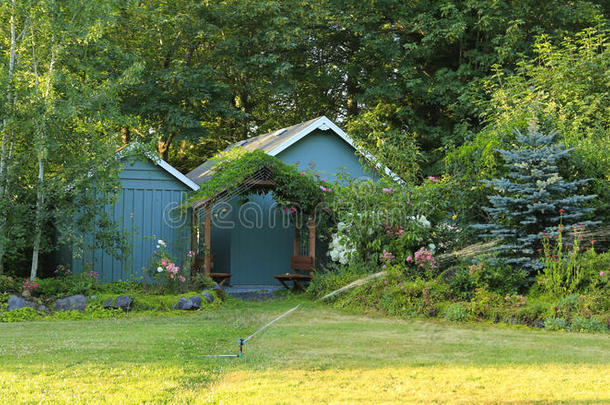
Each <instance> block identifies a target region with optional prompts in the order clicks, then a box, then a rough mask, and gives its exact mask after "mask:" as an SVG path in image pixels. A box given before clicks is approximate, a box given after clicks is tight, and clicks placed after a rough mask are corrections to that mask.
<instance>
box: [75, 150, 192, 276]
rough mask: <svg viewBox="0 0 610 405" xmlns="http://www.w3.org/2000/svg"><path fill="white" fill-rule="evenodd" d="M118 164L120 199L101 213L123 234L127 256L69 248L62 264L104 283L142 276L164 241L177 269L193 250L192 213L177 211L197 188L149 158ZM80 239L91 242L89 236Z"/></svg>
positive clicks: (126, 159)
mask: <svg viewBox="0 0 610 405" xmlns="http://www.w3.org/2000/svg"><path fill="white" fill-rule="evenodd" d="M121 164H122V170H121V171H120V173H119V179H120V182H121V190H120V193H119V195H118V199H117V200H116V202H115V203H114V204H113V205H108V206H106V208H105V209H106V212H108V213H109V214H110V218H112V219H113V220H114V222H115V223H116V224H117V225H118V226H119V228H120V229H121V230H123V231H125V232H127V235H128V241H129V243H130V252H129V254H128V255H126V256H124V257H122V258H120V259H117V258H115V257H113V256H112V255H110V254H108V253H106V252H104V251H103V250H102V249H99V248H98V249H88V250H84V251H79V250H78V249H70V252H68V254H67V255H68V258H67V260H64V262H68V263H65V264H66V265H68V266H69V267H70V268H71V269H72V270H73V271H74V272H75V273H80V272H82V271H95V272H97V273H98V274H99V276H100V281H104V282H110V281H117V280H130V279H133V278H137V277H140V276H142V268H148V267H149V266H150V264H151V258H152V256H153V253H154V251H155V250H156V245H157V241H158V240H159V239H162V240H163V241H165V242H166V243H167V248H168V250H169V252H170V254H171V255H172V256H173V257H174V258H176V261H177V263H178V264H179V265H182V263H184V260H186V258H187V253H188V251H189V250H191V215H190V214H189V213H188V212H184V211H183V210H181V208H180V207H181V206H184V204H185V203H186V202H187V200H188V194H189V193H190V192H191V191H193V190H197V189H198V188H199V187H198V186H197V184H195V183H193V182H192V181H191V180H190V179H188V178H187V177H186V176H184V175H183V174H182V173H180V172H179V171H178V170H176V169H175V168H173V167H172V166H171V165H169V164H168V163H167V162H165V161H164V160H162V159H159V158H158V157H156V156H154V155H152V154H151V155H148V158H147V157H143V158H142V157H140V158H138V157H135V155H134V154H129V151H127V152H125V153H124V154H123V156H122V157H121ZM84 238H85V240H86V241H88V242H89V244H91V242H92V238H93V237H92V235H84ZM85 245H87V243H86V244H85ZM65 256H66V254H65V253H64V257H65Z"/></svg>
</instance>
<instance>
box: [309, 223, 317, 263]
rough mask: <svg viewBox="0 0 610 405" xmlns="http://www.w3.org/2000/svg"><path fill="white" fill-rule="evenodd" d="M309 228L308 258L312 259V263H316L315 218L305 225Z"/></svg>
mask: <svg viewBox="0 0 610 405" xmlns="http://www.w3.org/2000/svg"><path fill="white" fill-rule="evenodd" d="M307 225H308V227H309V256H310V257H312V258H313V262H314V264H315V262H316V216H315V215H314V216H313V218H312V219H311V220H310V221H309V224H307Z"/></svg>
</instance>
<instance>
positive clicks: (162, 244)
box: [157, 239, 167, 249]
mask: <svg viewBox="0 0 610 405" xmlns="http://www.w3.org/2000/svg"><path fill="white" fill-rule="evenodd" d="M160 246H162V247H166V246H167V244H166V243H165V242H164V241H163V240H162V239H159V240H158V241H157V249H158V248H159V247H160Z"/></svg>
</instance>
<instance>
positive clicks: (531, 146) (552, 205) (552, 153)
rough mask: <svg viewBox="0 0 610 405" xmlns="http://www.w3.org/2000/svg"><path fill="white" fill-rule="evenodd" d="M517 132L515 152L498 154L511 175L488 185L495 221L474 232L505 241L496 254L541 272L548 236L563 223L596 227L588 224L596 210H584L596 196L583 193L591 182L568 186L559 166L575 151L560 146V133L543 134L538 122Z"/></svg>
mask: <svg viewBox="0 0 610 405" xmlns="http://www.w3.org/2000/svg"><path fill="white" fill-rule="evenodd" d="M515 133H516V141H517V145H516V147H515V148H514V149H513V150H499V151H498V152H499V153H500V154H501V155H502V157H503V158H504V161H505V168H506V169H507V172H508V173H507V175H506V176H505V177H503V178H500V179H493V180H485V181H484V182H485V183H486V184H487V185H489V186H491V187H492V188H493V189H494V190H495V192H496V194H495V195H491V196H488V199H489V202H490V203H491V207H486V208H483V209H484V210H485V212H487V214H489V216H490V217H491V221H490V223H489V224H478V225H473V228H475V229H476V230H478V231H480V234H479V236H480V237H482V238H491V239H501V240H502V242H501V244H500V245H499V246H497V247H496V248H495V249H496V250H497V251H498V252H499V253H500V256H501V257H504V258H505V259H506V262H507V263H508V264H511V265H514V266H521V267H523V268H526V269H530V270H536V269H539V268H540V267H541V264H540V262H539V261H538V260H537V255H538V253H537V249H539V248H540V247H541V238H542V236H543V233H549V234H551V233H553V232H555V233H556V232H557V231H558V226H559V225H560V224H563V225H564V226H566V225H576V226H580V225H582V226H593V225H595V224H596V223H595V222H593V221H589V220H587V219H586V218H587V216H588V215H587V214H589V213H590V212H591V211H592V210H593V209H592V208H586V207H584V205H585V203H586V202H587V201H590V200H592V199H593V198H595V197H596V196H595V195H580V194H578V189H579V187H581V186H582V185H584V184H586V183H587V182H588V181H589V180H590V179H581V180H577V181H572V182H568V181H566V180H565V179H564V178H563V177H562V176H561V175H560V174H559V169H558V167H557V164H558V162H560V161H561V160H562V159H566V158H567V157H568V156H569V154H570V152H571V149H567V148H566V147H565V146H564V145H563V144H561V143H556V142H555V135H556V133H555V132H551V133H549V134H543V133H541V132H539V131H538V129H537V126H536V123H535V121H533V122H532V124H531V126H530V128H529V130H528V133H527V134H525V135H524V134H522V133H521V132H519V131H518V130H515Z"/></svg>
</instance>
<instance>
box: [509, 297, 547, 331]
mask: <svg viewBox="0 0 610 405" xmlns="http://www.w3.org/2000/svg"><path fill="white" fill-rule="evenodd" d="M548 312H549V305H548V304H544V303H542V302H534V303H531V304H529V303H528V304H525V305H523V306H519V307H518V308H517V309H516V310H515V311H514V313H513V314H514V317H515V319H517V320H518V321H519V322H520V323H523V324H526V325H529V326H536V324H537V323H538V322H539V321H543V320H544V318H545V317H546V316H547V315H548Z"/></svg>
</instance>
